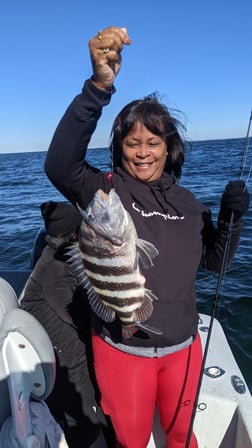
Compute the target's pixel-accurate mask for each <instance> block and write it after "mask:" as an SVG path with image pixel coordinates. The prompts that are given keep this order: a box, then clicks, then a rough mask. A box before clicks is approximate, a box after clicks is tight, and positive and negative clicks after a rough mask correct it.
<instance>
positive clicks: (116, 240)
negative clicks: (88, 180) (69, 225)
mask: <svg viewBox="0 0 252 448" xmlns="http://www.w3.org/2000/svg"><path fill="white" fill-rule="evenodd" d="M116 196H117V194H116V192H115V190H114V189H112V190H110V192H109V194H107V193H105V192H104V191H103V190H101V189H99V190H97V192H96V193H95V195H94V198H93V201H95V202H96V204H97V205H98V207H99V208H100V209H101V210H102V212H101V216H102V219H100V220H99V219H97V217H96V216H95V214H94V213H93V212H92V205H90V207H89V206H88V207H87V209H86V210H81V213H82V216H83V220H84V222H85V223H86V224H87V225H88V226H89V227H90V228H91V229H92V230H93V231H94V232H95V233H96V234H97V235H99V236H100V237H102V238H105V239H107V240H109V241H110V242H111V243H112V244H113V245H115V246H121V245H122V244H123V241H124V237H123V235H122V236H120V234H118V233H115V228H117V227H118V228H119V229H120V230H121V227H120V226H117V223H116V222H115V219H113V220H112V219H110V218H111V216H112V215H111V211H109V205H110V204H111V203H112V202H113V201H116ZM93 201H92V202H93ZM117 216H118V219H119V218H120V214H118V212H115V215H114V216H113V218H115V217H117Z"/></svg>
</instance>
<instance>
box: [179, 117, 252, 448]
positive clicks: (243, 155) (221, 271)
mask: <svg viewBox="0 0 252 448" xmlns="http://www.w3.org/2000/svg"><path fill="white" fill-rule="evenodd" d="M251 121H252V109H251V112H250V118H249V124H248V129H247V134H246V138H245V142H244V148H243V152H242V158H241V164H240V169H239V173H238V180H240V179H241V177H242V175H243V172H244V165H245V160H246V155H247V149H248V143H249V133H250V126H251ZM244 188H246V185H245V187H244ZM233 222H234V212H233V211H232V213H231V217H230V222H229V227H228V233H227V239H226V244H225V249H224V253H223V257H222V263H221V268H220V272H219V275H218V281H217V286H216V292H215V298H214V303H213V309H212V314H211V319H210V323H209V328H208V334H207V339H206V345H205V350H204V354H203V359H202V364H201V370H200V376H199V381H198V386H197V391H196V396H195V400H194V405H193V413H192V417H191V421H190V426H189V430H188V433H187V439H186V444H185V448H189V447H190V440H191V435H192V431H193V424H194V419H195V415H196V410H197V406H198V399H199V394H200V390H201V385H202V379H203V374H204V368H205V363H206V358H207V355H208V349H209V344H210V339H211V336H212V329H213V324H214V319H215V314H216V310H217V305H218V303H219V291H220V287H221V282H222V279H223V275H224V273H225V269H226V265H227V259H228V253H229V246H230V239H231V234H232V228H233Z"/></svg>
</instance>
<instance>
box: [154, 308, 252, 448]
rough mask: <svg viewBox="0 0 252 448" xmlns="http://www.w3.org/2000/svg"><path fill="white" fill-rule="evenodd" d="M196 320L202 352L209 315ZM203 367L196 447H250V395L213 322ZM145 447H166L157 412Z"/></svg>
mask: <svg viewBox="0 0 252 448" xmlns="http://www.w3.org/2000/svg"><path fill="white" fill-rule="evenodd" d="M200 318H201V319H200V322H199V333H200V337H201V342H202V347H203V350H204V348H205V344H206V340H207V334H208V331H207V330H208V328H209V324H210V316H207V315H204V314H201V315H200ZM205 368H206V369H208V374H207V373H204V374H203V378H202V383H201V389H200V395H199V399H198V403H197V411H196V414H195V419H194V429H193V430H194V432H195V434H196V437H197V440H198V444H199V448H251V447H252V400H251V394H250V392H249V389H248V387H247V385H246V383H245V380H244V378H243V375H242V373H241V371H240V369H239V367H238V364H237V362H236V361H235V358H234V356H233V353H232V351H231V349H230V347H229V344H228V342H227V339H226V336H225V334H224V331H223V329H222V327H221V325H220V323H219V322H218V321H217V320H216V319H214V322H213V327H212V331H211V339H210V344H209V347H208V354H207V358H206V362H205ZM209 374H210V375H211V374H212V375H211V376H209ZM218 374H220V375H219V376H218ZM232 379H233V380H235V382H236V383H238V386H240V388H241V392H242V393H240V392H237V391H236V390H235V388H234V386H233V384H232ZM148 448H166V444H165V438H164V434H163V432H162V429H161V427H160V424H159V421H158V416H157V413H156V414H155V421H154V427H153V433H152V435H151V439H150V441H149V444H148Z"/></svg>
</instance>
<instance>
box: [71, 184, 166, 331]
mask: <svg viewBox="0 0 252 448" xmlns="http://www.w3.org/2000/svg"><path fill="white" fill-rule="evenodd" d="M79 210H80V212H81V214H82V217H83V220H82V224H81V227H80V234H79V242H78V243H74V244H73V246H72V248H71V249H70V251H69V255H70V260H69V262H70V263H71V265H72V268H73V269H74V270H75V272H76V274H77V275H78V276H79V278H80V280H81V284H82V285H83V286H84V287H85V288H86V289H87V291H88V299H89V302H90V306H91V308H92V310H93V311H94V312H95V313H96V314H97V315H98V316H99V317H100V318H102V319H103V320H104V321H105V322H112V321H114V320H115V318H116V316H118V317H119V319H120V322H121V326H122V336H123V338H128V337H131V336H132V334H133V333H135V332H136V331H137V330H138V329H142V330H144V331H151V332H154V333H157V334H161V332H160V331H159V330H158V329H155V328H153V327H151V326H148V325H144V324H143V322H144V321H145V320H147V319H148V318H149V317H150V315H151V314H152V311H153V300H156V299H157V297H156V296H155V295H154V294H153V293H152V292H151V291H150V290H148V289H146V288H145V287H144V285H145V277H144V276H143V275H142V273H141V272H140V264H141V263H142V265H143V266H144V267H145V268H146V267H151V266H153V262H152V260H153V258H154V257H156V256H157V255H158V250H157V249H156V248H155V246H154V245H153V244H151V243H150V242H148V241H144V240H141V239H139V238H138V236H137V232H136V229H135V225H134V223H133V221H132V218H131V216H130V214H129V213H128V212H127V211H126V210H125V208H124V206H123V204H122V202H121V200H120V198H119V196H118V194H117V193H116V192H115V190H114V189H112V190H111V191H110V192H109V194H106V193H104V191H102V190H98V191H97V192H96V194H95V196H94V198H93V199H92V201H91V202H90V204H89V205H88V207H87V208H86V210H82V209H81V208H80V207H79Z"/></svg>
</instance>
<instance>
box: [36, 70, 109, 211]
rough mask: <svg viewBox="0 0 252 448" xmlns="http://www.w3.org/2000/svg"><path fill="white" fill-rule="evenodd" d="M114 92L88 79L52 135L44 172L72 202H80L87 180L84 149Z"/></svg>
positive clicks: (85, 149)
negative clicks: (105, 89)
mask: <svg viewBox="0 0 252 448" xmlns="http://www.w3.org/2000/svg"><path fill="white" fill-rule="evenodd" d="M114 92H115V89H114V88H113V89H112V90H111V91H103V90H101V89H98V88H97V87H96V86H95V85H94V84H93V82H92V80H91V79H88V80H87V81H86V82H85V84H84V87H83V89H82V92H81V94H79V95H77V96H76V97H75V98H74V100H73V101H72V103H71V104H70V105H69V107H68V108H67V110H66V112H65V114H64V115H63V117H62V119H61V120H60V122H59V124H58V126H57V128H56V130H55V133H54V135H53V138H52V141H51V143H50V146H49V149H48V153H47V156H46V160H45V172H46V174H47V176H48V178H49V179H50V181H51V182H52V184H53V185H54V186H55V187H56V188H57V189H58V190H59V191H60V192H61V193H62V194H63V196H65V197H66V198H67V199H68V200H69V201H70V202H72V203H75V202H76V201H78V200H79V199H80V198H79V197H78V196H81V190H82V189H83V187H84V185H83V184H84V183H85V181H86V177H85V173H86V170H87V164H86V163H85V156H86V151H87V147H88V144H89V142H90V139H91V137H92V134H93V133H94V131H95V129H96V125H97V122H98V120H99V118H100V116H101V113H102V108H103V107H104V106H106V105H107V104H109V102H110V99H111V95H112V93H114ZM94 171H95V169H94ZM96 171H98V170H96ZM78 192H79V193H78Z"/></svg>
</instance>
